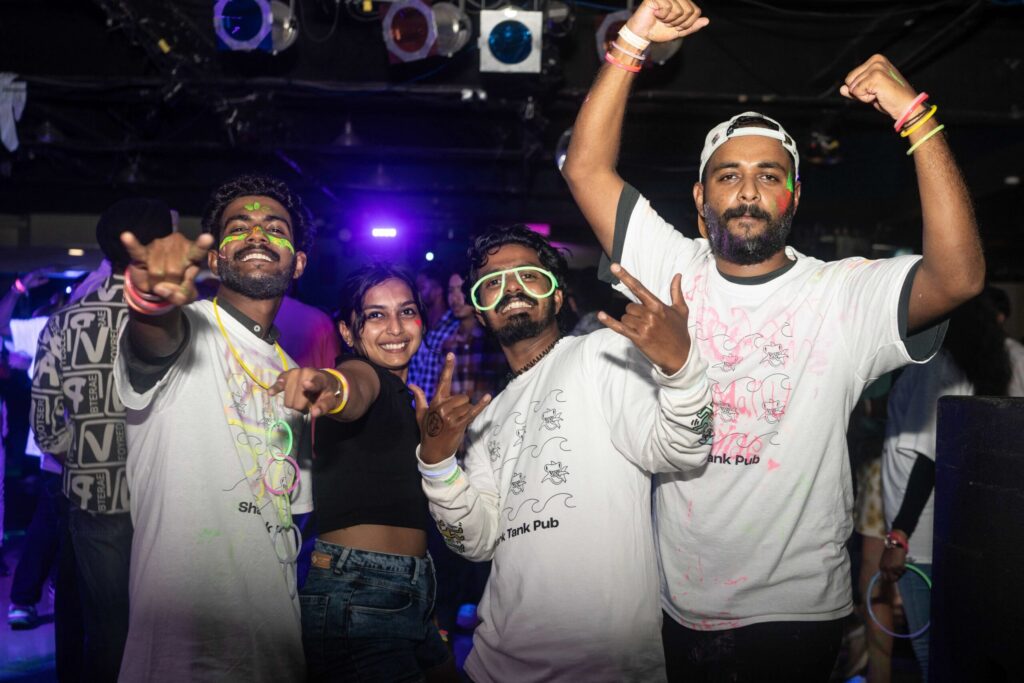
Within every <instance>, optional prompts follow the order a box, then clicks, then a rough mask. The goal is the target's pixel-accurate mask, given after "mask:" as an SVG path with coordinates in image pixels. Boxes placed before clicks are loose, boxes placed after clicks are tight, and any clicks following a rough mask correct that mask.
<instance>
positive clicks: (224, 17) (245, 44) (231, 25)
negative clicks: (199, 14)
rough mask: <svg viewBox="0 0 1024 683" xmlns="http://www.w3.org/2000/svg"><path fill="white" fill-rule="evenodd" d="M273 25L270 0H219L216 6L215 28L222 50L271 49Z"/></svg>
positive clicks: (214, 15)
mask: <svg viewBox="0 0 1024 683" xmlns="http://www.w3.org/2000/svg"><path fill="white" fill-rule="evenodd" d="M273 26H274V12H273V10H272V9H271V7H270V2H269V0H217V2H216V4H214V6H213V30H214V33H216V34H217V46H218V47H219V48H221V49H223V50H230V51H233V52H251V51H252V50H263V51H264V52H270V51H271V50H272V49H273V46H274V45H273V37H272V35H271V34H272V32H273Z"/></svg>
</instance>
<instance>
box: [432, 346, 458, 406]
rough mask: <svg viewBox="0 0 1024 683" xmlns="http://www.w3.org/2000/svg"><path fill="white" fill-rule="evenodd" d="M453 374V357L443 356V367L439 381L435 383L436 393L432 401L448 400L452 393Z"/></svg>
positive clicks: (450, 354) (452, 355)
mask: <svg viewBox="0 0 1024 683" xmlns="http://www.w3.org/2000/svg"><path fill="white" fill-rule="evenodd" d="M453 374H455V355H454V354H452V353H447V354H445V357H444V367H443V368H442V369H441V379H440V380H438V382H437V392H436V393H435V394H434V400H435V401H437V400H438V399H445V398H448V397H449V396H450V395H451V393H452V375H453Z"/></svg>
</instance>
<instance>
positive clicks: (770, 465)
mask: <svg viewBox="0 0 1024 683" xmlns="http://www.w3.org/2000/svg"><path fill="white" fill-rule="evenodd" d="M778 467H782V465H780V464H779V463H777V462H775V461H774V460H772V459H771V458H768V471H769V472H771V471H772V470H774V469H776V468H778Z"/></svg>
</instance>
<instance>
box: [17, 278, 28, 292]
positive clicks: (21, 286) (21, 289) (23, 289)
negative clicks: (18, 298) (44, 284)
mask: <svg viewBox="0 0 1024 683" xmlns="http://www.w3.org/2000/svg"><path fill="white" fill-rule="evenodd" d="M14 289H15V291H17V292H18V294H27V293H28V287H26V286H25V283H24V282H22V281H21V278H20V277H18V278H15V279H14Z"/></svg>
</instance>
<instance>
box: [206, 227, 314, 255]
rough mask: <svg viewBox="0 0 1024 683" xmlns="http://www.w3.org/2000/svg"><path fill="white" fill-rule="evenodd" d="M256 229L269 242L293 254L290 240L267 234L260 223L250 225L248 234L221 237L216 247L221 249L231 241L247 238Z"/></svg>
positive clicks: (293, 248)
mask: <svg viewBox="0 0 1024 683" xmlns="http://www.w3.org/2000/svg"><path fill="white" fill-rule="evenodd" d="M257 230H259V231H260V234H262V235H263V237H265V238H266V239H267V241H268V242H270V243H271V244H273V245H275V246H277V247H280V248H281V249H287V250H288V251H290V252H291V253H293V254H294V253H295V247H293V246H292V243H291V242H289V241H288V240H287V239H285V238H284V237H275V236H274V235H268V234H267V231H266V230H264V229H263V226H262V225H254V226H252V230H250V231H249V234H248V235H242V234H239V235H228V236H227V237H225V238H224V239H222V240H221V241H220V247H218V248H219V249H223V248H224V246H225V245H226V244H230V243H231V242H237V241H239V240H244V239H248V238H249V236H250V235H252V234H253V233H254V232H256V231H257Z"/></svg>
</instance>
